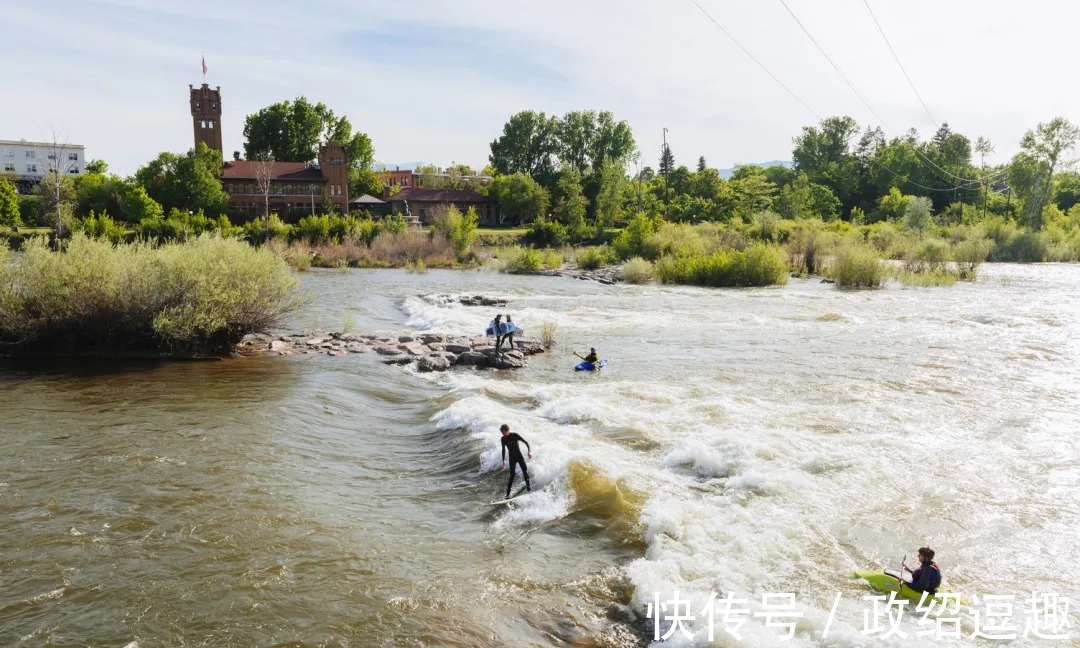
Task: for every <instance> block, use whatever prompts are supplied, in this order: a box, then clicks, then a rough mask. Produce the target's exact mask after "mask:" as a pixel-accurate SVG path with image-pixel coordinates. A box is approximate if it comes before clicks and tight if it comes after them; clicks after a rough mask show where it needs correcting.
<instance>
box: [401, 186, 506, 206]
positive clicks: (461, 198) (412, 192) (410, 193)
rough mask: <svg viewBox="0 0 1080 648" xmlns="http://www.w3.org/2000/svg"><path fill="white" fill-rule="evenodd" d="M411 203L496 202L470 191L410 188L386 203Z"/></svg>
mask: <svg viewBox="0 0 1080 648" xmlns="http://www.w3.org/2000/svg"><path fill="white" fill-rule="evenodd" d="M404 200H408V201H409V202H417V203H425V202H429V203H487V202H494V201H493V200H491V198H488V197H487V196H485V195H483V194H479V193H476V192H475V191H469V190H468V189H415V188H412V187H409V188H408V189H402V190H401V191H399V192H397V193H396V194H394V195H393V196H390V198H388V199H387V201H386V202H390V203H394V202H402V201H404Z"/></svg>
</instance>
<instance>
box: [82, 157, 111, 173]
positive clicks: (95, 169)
mask: <svg viewBox="0 0 1080 648" xmlns="http://www.w3.org/2000/svg"><path fill="white" fill-rule="evenodd" d="M83 169H84V170H85V171H86V172H87V173H100V174H105V173H107V172H108V171H109V165H108V164H106V163H105V160H90V161H89V162H87V163H86V166H85V167H83Z"/></svg>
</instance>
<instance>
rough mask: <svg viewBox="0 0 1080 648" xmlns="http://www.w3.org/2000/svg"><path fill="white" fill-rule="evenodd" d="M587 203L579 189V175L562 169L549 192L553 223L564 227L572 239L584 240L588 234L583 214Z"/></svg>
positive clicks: (587, 205) (571, 170)
mask: <svg viewBox="0 0 1080 648" xmlns="http://www.w3.org/2000/svg"><path fill="white" fill-rule="evenodd" d="M588 208H589V201H588V199H587V198H585V193H584V192H583V191H582V187H581V174H579V173H578V172H577V171H575V170H573V169H563V170H562V171H561V172H560V173H559V179H558V180H557V181H556V182H555V188H554V189H553V190H552V192H551V215H552V217H553V218H554V219H555V221H557V222H559V223H562V224H563V225H565V226H566V229H567V232H568V234H569V235H570V238H572V239H580V238H584V237H585V236H586V235H587V234H588V233H587V232H586V230H587V226H586V224H585V214H586V212H587V210H588Z"/></svg>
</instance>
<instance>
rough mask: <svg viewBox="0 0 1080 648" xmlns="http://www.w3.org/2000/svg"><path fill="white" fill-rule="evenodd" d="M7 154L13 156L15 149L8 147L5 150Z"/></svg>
mask: <svg viewBox="0 0 1080 648" xmlns="http://www.w3.org/2000/svg"><path fill="white" fill-rule="evenodd" d="M7 156H8V157H15V149H8V150H7Z"/></svg>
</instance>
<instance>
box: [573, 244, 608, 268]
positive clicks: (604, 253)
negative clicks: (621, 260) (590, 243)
mask: <svg viewBox="0 0 1080 648" xmlns="http://www.w3.org/2000/svg"><path fill="white" fill-rule="evenodd" d="M614 262H615V253H614V252H613V251H612V250H611V248H609V247H590V248H585V249H584V250H582V251H581V252H579V253H578V255H577V266H578V267H579V268H581V269H582V270H596V269H598V268H603V267H604V266H606V265H609V264H611V263H614Z"/></svg>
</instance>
